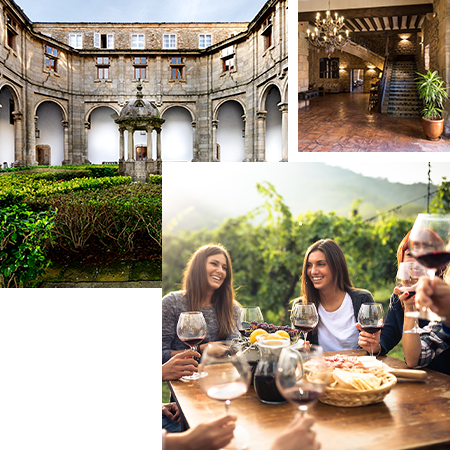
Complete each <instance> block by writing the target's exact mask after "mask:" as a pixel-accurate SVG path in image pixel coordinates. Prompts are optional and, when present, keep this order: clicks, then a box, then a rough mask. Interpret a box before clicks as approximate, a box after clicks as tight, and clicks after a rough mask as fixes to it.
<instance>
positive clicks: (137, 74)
mask: <svg viewBox="0 0 450 450" xmlns="http://www.w3.org/2000/svg"><path fill="white" fill-rule="evenodd" d="M133 64H134V79H135V80H139V79H141V80H145V79H146V78H147V76H146V75H147V58H146V57H145V56H136V57H135V58H134V63H133Z"/></svg>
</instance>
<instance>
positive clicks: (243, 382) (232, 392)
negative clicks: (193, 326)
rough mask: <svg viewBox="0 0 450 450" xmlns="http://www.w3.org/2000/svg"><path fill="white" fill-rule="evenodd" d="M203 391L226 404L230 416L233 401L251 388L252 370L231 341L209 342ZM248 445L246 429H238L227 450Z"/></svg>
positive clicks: (203, 364)
mask: <svg viewBox="0 0 450 450" xmlns="http://www.w3.org/2000/svg"><path fill="white" fill-rule="evenodd" d="M200 371H201V372H202V374H203V376H202V378H201V379H200V388H201V389H202V391H203V392H204V393H205V394H206V395H207V396H208V397H209V398H212V399H214V400H219V401H222V402H225V411H226V413H227V414H228V413H229V409H230V403H231V400H234V399H237V398H238V397H240V396H242V395H244V394H245V393H246V392H247V389H248V387H249V385H250V378H251V369H250V366H249V364H248V362H247V360H246V359H245V356H244V355H243V354H242V352H241V351H240V350H238V349H236V348H233V347H232V346H231V342H230V341H217V342H210V343H208V345H207V346H206V349H205V350H204V351H203V355H202V359H201V361H200ZM248 444H249V435H248V432H247V431H246V430H245V428H243V427H241V426H236V428H235V430H234V438H233V440H232V441H231V444H229V445H228V446H227V449H231V448H232V449H244V448H246V447H247V446H248Z"/></svg>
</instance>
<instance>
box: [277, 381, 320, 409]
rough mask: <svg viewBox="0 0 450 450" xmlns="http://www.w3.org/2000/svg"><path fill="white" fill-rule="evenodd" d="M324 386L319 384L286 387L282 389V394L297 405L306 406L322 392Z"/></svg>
mask: <svg viewBox="0 0 450 450" xmlns="http://www.w3.org/2000/svg"><path fill="white" fill-rule="evenodd" d="M324 387H325V386H323V387H322V386H319V387H317V388H314V387H306V388H302V387H298V386H296V387H293V388H291V389H286V390H285V391H283V395H284V396H285V397H286V399H287V400H288V401H289V402H291V403H294V404H295V405H296V406H297V407H299V408H300V407H302V406H303V407H308V406H311V405H312V404H314V403H315V402H316V401H317V400H319V398H320V397H321V395H322V394H323V393H324V390H325V389H324Z"/></svg>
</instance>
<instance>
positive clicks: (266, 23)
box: [262, 15, 273, 49]
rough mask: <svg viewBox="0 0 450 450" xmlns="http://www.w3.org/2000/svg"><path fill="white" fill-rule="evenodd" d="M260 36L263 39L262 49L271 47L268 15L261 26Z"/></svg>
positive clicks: (270, 19) (270, 28)
mask: <svg viewBox="0 0 450 450" xmlns="http://www.w3.org/2000/svg"><path fill="white" fill-rule="evenodd" d="M262 30H263V31H262V35H263V38H264V49H267V48H269V47H272V44H273V37H272V15H270V16H269V17H268V18H267V19H266V20H265V21H264V22H263V24H262Z"/></svg>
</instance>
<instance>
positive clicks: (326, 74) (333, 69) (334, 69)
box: [319, 58, 339, 78]
mask: <svg viewBox="0 0 450 450" xmlns="http://www.w3.org/2000/svg"><path fill="white" fill-rule="evenodd" d="M319 70H320V73H319V78H339V58H330V59H328V58H320V61H319Z"/></svg>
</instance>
